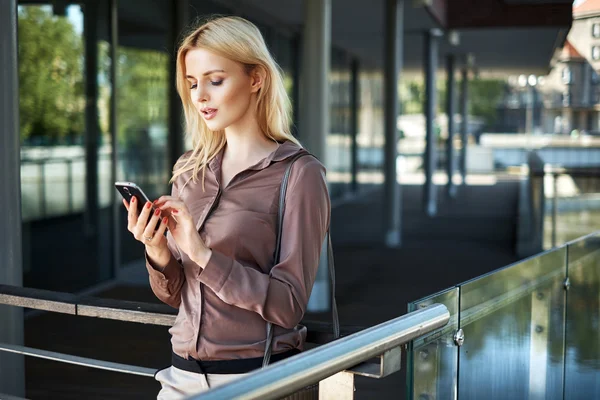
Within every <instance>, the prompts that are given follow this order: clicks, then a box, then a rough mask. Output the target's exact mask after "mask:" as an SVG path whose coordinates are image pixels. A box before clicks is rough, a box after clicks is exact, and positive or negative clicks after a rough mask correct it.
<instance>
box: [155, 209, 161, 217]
mask: <svg viewBox="0 0 600 400" xmlns="http://www.w3.org/2000/svg"><path fill="white" fill-rule="evenodd" d="M154 215H156V216H157V217H158V216H159V215H160V209H157V210H156V211H154Z"/></svg>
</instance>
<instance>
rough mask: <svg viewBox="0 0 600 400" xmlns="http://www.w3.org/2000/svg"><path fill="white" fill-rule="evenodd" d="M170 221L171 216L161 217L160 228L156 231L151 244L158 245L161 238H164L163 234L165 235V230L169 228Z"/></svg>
mask: <svg viewBox="0 0 600 400" xmlns="http://www.w3.org/2000/svg"><path fill="white" fill-rule="evenodd" d="M168 221H169V218H167V217H163V218H162V219H161V221H160V225H159V226H158V229H157V230H156V232H154V239H152V242H150V245H151V246H158V245H159V244H160V242H161V240H163V236H164V235H165V231H166V230H167V225H168Z"/></svg>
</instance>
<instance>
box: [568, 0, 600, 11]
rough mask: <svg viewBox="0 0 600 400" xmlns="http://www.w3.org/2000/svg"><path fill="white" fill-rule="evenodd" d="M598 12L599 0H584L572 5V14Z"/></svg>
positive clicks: (599, 9)
mask: <svg viewBox="0 0 600 400" xmlns="http://www.w3.org/2000/svg"><path fill="white" fill-rule="evenodd" d="M594 12H598V13H600V0H585V1H584V2H583V3H581V4H580V5H578V6H577V7H573V15H578V14H590V13H594Z"/></svg>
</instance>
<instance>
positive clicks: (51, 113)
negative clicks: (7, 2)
mask: <svg viewBox="0 0 600 400" xmlns="http://www.w3.org/2000/svg"><path fill="white" fill-rule="evenodd" d="M18 18H19V24H18V27H19V28H18V29H19V32H18V34H19V42H18V46H19V48H18V54H19V96H20V100H19V112H20V131H21V140H26V139H28V138H32V137H36V136H37V137H41V136H45V137H47V138H49V139H62V138H65V137H66V136H77V135H81V134H82V132H83V127H84V110H85V98H84V95H83V65H82V55H83V45H82V40H81V37H80V36H79V35H78V34H77V33H76V32H75V29H74V27H73V26H72V25H71V23H70V22H69V21H68V19H67V18H65V17H56V16H54V15H52V11H51V10H50V9H48V8H46V7H39V6H26V7H20V8H19V15H18Z"/></svg>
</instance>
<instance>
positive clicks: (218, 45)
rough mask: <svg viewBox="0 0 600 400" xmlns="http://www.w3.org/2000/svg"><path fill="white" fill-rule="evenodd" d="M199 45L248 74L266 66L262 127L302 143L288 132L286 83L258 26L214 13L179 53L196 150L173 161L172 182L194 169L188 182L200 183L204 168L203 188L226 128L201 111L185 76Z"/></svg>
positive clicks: (277, 137) (259, 110) (259, 113)
mask: <svg viewBox="0 0 600 400" xmlns="http://www.w3.org/2000/svg"><path fill="white" fill-rule="evenodd" d="M198 48H201V49H205V50H208V51H210V52H213V53H215V54H217V55H219V56H222V57H225V58H228V59H230V60H232V61H236V62H238V63H241V64H242V65H243V66H244V70H245V71H246V73H248V74H250V73H252V72H253V71H254V70H255V69H256V68H261V69H263V70H264V72H265V75H266V76H265V79H264V82H263V85H262V87H261V88H260V89H259V90H258V92H257V99H256V117H257V121H258V124H259V127H260V129H261V131H262V132H263V133H264V135H265V136H266V137H267V138H269V139H271V140H274V141H277V142H283V141H286V140H289V141H292V142H294V143H296V144H298V145H300V143H299V142H298V140H296V138H294V136H293V135H292V134H291V132H290V124H291V103H290V99H289V97H288V95H287V92H286V91H285V87H284V84H283V73H282V71H281V68H280V67H279V66H278V65H277V63H276V62H275V60H274V59H273V57H272V56H271V53H270V52H269V50H268V49H267V45H266V44H265V41H264V39H263V37H262V35H261V33H260V31H259V30H258V28H257V27H256V26H255V25H254V24H252V23H251V22H249V21H247V20H245V19H243V18H239V17H214V18H212V19H210V20H208V22H205V23H204V24H202V25H201V26H200V27H199V28H196V29H195V30H193V31H192V32H191V33H190V34H188V35H187V36H186V37H185V38H184V39H183V41H182V43H181V46H180V47H179V50H178V52H177V77H176V79H177V92H178V93H179V97H181V101H182V103H183V111H184V113H185V125H186V129H185V132H186V136H188V137H190V138H191V142H192V146H193V150H192V151H191V153H190V155H189V156H188V157H183V158H181V159H180V160H179V161H178V162H177V163H176V164H175V166H174V167H173V176H172V178H171V182H173V181H175V179H177V177H179V176H180V175H182V174H185V173H187V172H189V171H192V174H191V177H190V179H188V180H187V181H186V182H185V184H187V183H188V182H190V180H192V181H193V182H194V183H196V182H197V180H198V176H199V175H200V172H202V186H203V187H204V177H205V173H206V166H207V165H208V163H209V162H210V160H212V159H213V158H214V157H215V156H216V155H217V154H218V153H219V152H220V151H221V149H223V147H224V146H225V144H226V138H225V134H224V131H212V130H210V129H209V128H208V126H207V125H206V123H205V122H204V119H202V117H201V116H200V113H199V112H198V110H197V109H196V107H195V106H194V104H193V101H192V97H191V93H190V88H189V83H188V82H187V80H186V78H185V77H186V70H185V56H186V54H187V52H188V51H190V50H192V49H198Z"/></svg>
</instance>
